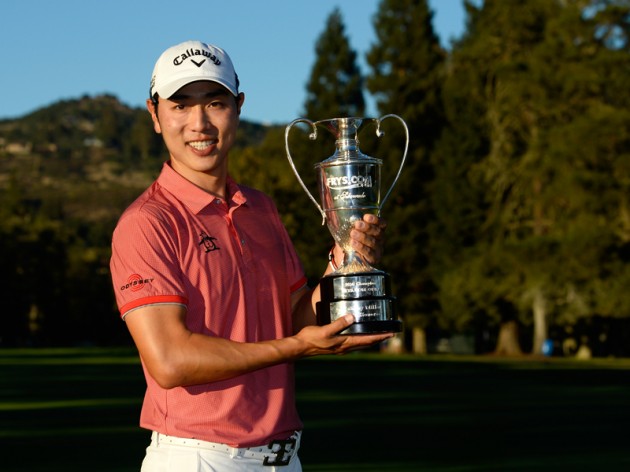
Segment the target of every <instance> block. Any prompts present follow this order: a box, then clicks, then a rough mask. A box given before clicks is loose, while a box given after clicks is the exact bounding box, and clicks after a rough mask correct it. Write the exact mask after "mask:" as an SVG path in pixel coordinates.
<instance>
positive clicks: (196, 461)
mask: <svg viewBox="0 0 630 472" xmlns="http://www.w3.org/2000/svg"><path fill="white" fill-rule="evenodd" d="M292 438H295V439H296V443H295V445H294V446H291V445H288V446H281V445H275V446H273V447H272V448H268V447H267V446H260V447H250V448H235V447H230V446H227V445H225V444H218V443H209V442H206V441H198V440H192V439H183V438H177V437H173V436H166V435H163V434H159V433H155V432H154V433H153V434H152V436H151V444H150V445H149V447H148V448H147V450H146V456H145V457H144V461H143V462H142V469H141V472H302V465H301V464H300V459H299V458H298V455H297V449H298V447H299V442H300V434H299V433H296V435H294V436H293V437H292ZM280 449H282V451H280V452H278V451H279V450H280ZM265 463H266V464H268V465H265ZM274 463H275V464H274ZM285 463H286V464H285ZM277 464H281V465H277Z"/></svg>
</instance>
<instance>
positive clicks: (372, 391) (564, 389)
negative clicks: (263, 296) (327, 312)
mask: <svg viewBox="0 0 630 472" xmlns="http://www.w3.org/2000/svg"><path fill="white" fill-rule="evenodd" d="M296 370H297V388H298V408H299V410H300V412H301V414H302V418H303V420H304V423H305V432H304V436H303V447H302V450H301V453H300V456H301V459H302V463H303V465H304V470H305V471H339V472H345V471H367V472H372V471H440V472H447V471H448V472H468V471H523V472H525V471H554V472H555V471H565V470H566V471H572V472H576V471H591V470H605V471H607V472H608V471H617V470H618V471H627V470H630V443H629V441H628V425H629V424H630V361H628V360H592V361H573V360H563V359H539V360H532V359H527V360H505V359H495V358H490V357H444V356H428V357H414V356H396V357H389V356H383V355H379V354H366V353H363V354H353V355H349V356H345V357H326V358H313V359H306V360H303V361H300V362H298V363H297V366H296ZM143 394H144V380H143V377H142V372H141V368H140V365H139V363H138V360H137V355H136V354H135V352H134V351H133V350H126V349H46V350H43V349H41V350H38V349H33V350H29V349H24V350H13V349H12V350H0V453H1V456H0V470H1V471H3V472H13V471H21V472H24V471H26V472H31V471H37V472H39V471H41V472H52V471H64V472H73V471H90V472H99V471H110V472H124V471H139V465H140V462H141V461H142V457H143V455H144V448H145V447H146V446H147V443H148V433H146V432H145V431H143V430H141V429H139V428H138V427H137V422H138V416H139V410H140V403H141V399H142V396H143Z"/></svg>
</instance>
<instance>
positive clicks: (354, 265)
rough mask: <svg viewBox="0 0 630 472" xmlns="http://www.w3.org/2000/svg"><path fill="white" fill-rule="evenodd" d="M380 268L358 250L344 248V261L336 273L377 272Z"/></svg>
mask: <svg viewBox="0 0 630 472" xmlns="http://www.w3.org/2000/svg"><path fill="white" fill-rule="evenodd" d="M376 271H378V269H375V268H374V267H372V266H371V265H370V264H368V263H367V262H366V261H364V260H363V258H361V256H359V254H358V253H357V252H356V251H353V250H346V249H344V253H343V263H342V264H341V266H339V268H337V270H336V271H335V273H336V274H354V273H358V272H376Z"/></svg>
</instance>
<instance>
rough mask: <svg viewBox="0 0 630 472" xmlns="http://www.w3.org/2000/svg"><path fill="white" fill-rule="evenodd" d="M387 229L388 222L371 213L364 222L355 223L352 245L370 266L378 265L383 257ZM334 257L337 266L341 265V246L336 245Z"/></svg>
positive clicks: (352, 232) (351, 234) (351, 233)
mask: <svg viewBox="0 0 630 472" xmlns="http://www.w3.org/2000/svg"><path fill="white" fill-rule="evenodd" d="M385 228H387V222H386V221H385V220H384V219H383V218H379V217H378V216H376V215H372V214H371V213H367V214H365V215H363V219H362V220H357V221H355V222H354V227H353V229H352V231H351V232H350V238H351V239H350V244H351V245H352V248H353V249H354V250H355V251H356V252H357V253H359V255H360V256H361V258H362V259H363V260H364V261H366V262H367V263H368V264H370V265H375V264H377V263H378V262H379V261H380V260H381V258H382V257H383V248H384V246H385ZM334 257H335V261H336V263H337V265H340V264H341V262H342V261H343V251H342V249H341V247H339V245H335V249H334Z"/></svg>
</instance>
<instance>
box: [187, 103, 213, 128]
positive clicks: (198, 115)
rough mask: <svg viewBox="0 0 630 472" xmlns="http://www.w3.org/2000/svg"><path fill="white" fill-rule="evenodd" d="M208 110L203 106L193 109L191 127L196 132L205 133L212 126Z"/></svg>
mask: <svg viewBox="0 0 630 472" xmlns="http://www.w3.org/2000/svg"><path fill="white" fill-rule="evenodd" d="M211 124H212V123H211V120H210V116H209V113H208V110H207V109H206V107H204V106H203V105H196V106H194V107H193V108H192V111H191V118H190V125H191V127H192V128H193V130H194V131H203V130H206V129H208V127H210V126H211Z"/></svg>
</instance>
